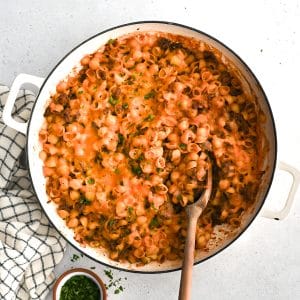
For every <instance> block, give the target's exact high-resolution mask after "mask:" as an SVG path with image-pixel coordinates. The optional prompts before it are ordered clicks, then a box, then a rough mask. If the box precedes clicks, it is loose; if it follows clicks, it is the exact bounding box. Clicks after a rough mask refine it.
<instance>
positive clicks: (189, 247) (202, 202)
mask: <svg viewBox="0 0 300 300" xmlns="http://www.w3.org/2000/svg"><path fill="white" fill-rule="evenodd" d="M211 192H212V164H211V161H210V159H209V167H208V171H207V180H206V189H205V191H204V192H203V193H202V195H201V197H200V198H199V200H198V201H196V202H194V203H193V204H191V205H188V206H187V208H186V212H187V216H188V227H187V237H186V241H185V247H184V258H183V265H182V272H181V278H180V289H179V300H189V299H190V298H191V287H192V272H193V264H194V251H195V236H196V227H197V221H198V219H199V217H200V215H201V214H202V212H203V210H204V209H205V207H206V205H207V202H208V200H209V199H210V196H211Z"/></svg>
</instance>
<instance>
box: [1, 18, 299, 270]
mask: <svg viewBox="0 0 300 300" xmlns="http://www.w3.org/2000/svg"><path fill="white" fill-rule="evenodd" d="M137 31H140V32H141V31H162V32H167V33H175V34H180V35H184V36H188V37H194V38H196V39H201V40H203V41H204V42H206V43H208V44H211V45H212V46H213V47H215V48H216V49H217V50H219V51H221V52H222V53H223V55H224V56H225V57H226V59H227V60H228V61H229V62H230V63H232V64H233V65H234V66H235V68H236V69H237V70H238V75H239V77H240V79H241V81H242V83H243V85H244V88H245V89H247V90H249V91H250V92H251V93H253V95H254V96H255V97H256V98H257V102H258V104H259V106H260V108H261V110H262V111H263V113H264V114H265V116H266V122H265V123H264V125H263V130H264V134H265V137H266V139H265V141H264V143H265V145H267V146H268V149H269V151H268V154H267V155H266V157H265V160H264V161H263V165H264V168H265V170H266V173H265V175H264V176H263V182H262V183H261V185H260V189H259V191H258V194H257V199H256V200H255V205H254V206H253V209H252V210H251V211H250V212H249V213H247V214H245V215H244V216H243V220H242V224H241V226H240V227H239V228H238V229H237V230H235V231H233V232H231V234H229V235H228V236H226V237H225V238H224V237H223V238H222V239H221V242H220V243H219V244H216V245H214V247H212V250H211V251H209V252H199V253H197V255H196V258H195V263H199V262H201V261H204V260H206V259H208V258H209V257H212V256H214V255H215V254H217V253H219V252H220V251H221V250H223V249H225V248H226V247H227V246H228V245H230V244H231V243H232V242H233V241H235V240H236V239H237V238H238V237H239V236H240V235H241V233H243V232H244V231H245V230H246V228H247V227H248V226H249V225H250V224H251V222H252V221H253V220H254V218H255V217H256V216H257V214H258V212H259V211H260V209H261V207H262V205H263V204H264V201H265V198H266V196H267V194H268V191H269V188H270V186H271V183H272V179H273V174H274V170H275V166H276V152H277V141H276V131H275V125H274V119H273V115H272V111H271V108H270V105H269V102H268V100H267V97H266V95H265V93H264V91H263V89H262V87H261V85H260V84H259V82H258V80H257V78H256V77H255V75H254V74H253V73H252V71H251V70H250V69H249V67H248V66H247V65H246V64H245V63H244V62H243V61H242V60H241V59H240V58H239V57H238V56H237V55H236V54H235V53H234V52H233V51H231V50H230V49H229V48H228V47H226V46H225V45H224V44H222V43H221V42H219V41H218V40H216V39H215V38H213V37H211V36H209V35H207V34H205V33H203V32H201V31H199V30H196V29H193V28H190V27H187V26H183V25H179V24H174V23H167V22H137V23H130V24H126V25H121V26H117V27H114V28H111V29H108V30H106V31H103V32H101V33H99V34H97V35H95V36H93V37H91V38H89V39H88V40H86V41H84V42H83V43H81V44H80V45H78V46H77V47H76V48H74V49H73V50H72V51H70V52H69V53H68V54H67V55H65V56H64V57H63V58H62V60H61V61H60V62H59V63H58V64H57V65H56V66H55V67H54V69H53V70H52V71H51V72H50V74H49V75H48V76H47V78H46V79H43V78H38V77H35V76H30V75H25V74H21V75H19V76H18V77H17V78H16V80H15V82H14V84H13V86H12V89H11V93H10V95H9V98H8V101H7V104H6V107H5V111H4V115H3V119H4V121H5V123H6V124H7V125H9V126H10V127H13V128H15V129H16V130H18V131H21V132H23V133H24V134H27V156H28V165H29V170H30V176H31V179H32V185H33V188H34V190H35V192H36V195H37V198H38V199H39V201H40V204H41V206H42V208H43V209H44V211H45V214H46V215H47V216H48V218H49V220H50V221H51V223H52V224H53V226H54V227H55V228H56V229H57V231H58V232H59V233H60V234H61V235H62V236H63V237H64V238H65V239H66V240H67V241H68V242H69V243H70V244H72V245H73V246H74V247H75V248H77V249H78V250H79V251H81V252H83V253H84V254H85V255H87V256H89V257H90V258H92V259H94V260H95V261H97V262H100V263H102V264H105V265H109V266H111V267H116V268H119V269H123V270H127V271H133V272H151V273H154V272H167V271H174V270H178V269H179V268H180V267H181V262H180V261H175V262H174V261H173V262H170V261H166V262H165V263H163V264H157V263H150V264H148V265H145V266H142V267H137V266H136V265H134V264H129V263H120V262H116V261H113V260H111V259H110V258H109V257H107V256H106V255H105V254H103V253H102V252H101V251H99V250H95V249H93V248H89V247H82V246H81V245H80V244H79V243H78V242H77V241H75V239H74V237H73V236H74V232H73V230H72V229H69V228H68V227H67V226H66V225H65V222H64V220H62V219H61V218H60V217H59V216H58V215H57V213H56V209H55V205H54V204H53V203H47V200H48V197H47V194H46V189H45V178H44V176H43V171H42V161H41V160H40V159H39V152H40V150H41V146H40V144H39V130H40V128H41V126H42V123H43V122H44V117H43V115H44V111H45V109H46V106H47V100H48V99H49V95H50V94H51V93H54V92H55V89H56V85H57V83H58V82H59V81H60V80H61V79H63V78H64V77H66V76H67V75H68V74H69V73H70V72H71V70H72V69H73V67H74V66H79V61H80V59H81V58H82V57H83V56H84V55H86V54H88V53H93V52H94V51H96V50H97V49H98V48H99V47H100V46H101V45H103V44H105V43H106V42H107V41H108V40H109V39H114V38H117V37H118V36H121V35H124V34H128V33H134V32H137ZM24 82H29V83H32V84H34V85H36V86H38V87H40V90H39V94H38V96H37V99H36V102H35V104H34V107H33V109H32V114H31V118H30V120H29V122H28V124H27V123H26V124H25V123H23V124H21V123H18V122H16V121H15V120H13V119H12V117H11V111H12V108H13V104H14V100H15V98H16V94H17V91H18V89H19V88H20V86H21V85H22V84H23V83H24ZM293 188H294V190H293V192H294V191H295V186H294V187H293ZM284 214H286V211H284V212H283V215H284ZM269 216H272V217H274V215H273V214H269ZM281 216H282V215H279V216H278V218H280V217H281ZM221 229H222V228H221ZM216 233H217V234H219V235H221V234H222V230H217V232H216Z"/></svg>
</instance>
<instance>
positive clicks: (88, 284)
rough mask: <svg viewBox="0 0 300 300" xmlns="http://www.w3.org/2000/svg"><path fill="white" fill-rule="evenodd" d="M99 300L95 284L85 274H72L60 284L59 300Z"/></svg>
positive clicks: (97, 288) (98, 292)
mask: <svg viewBox="0 0 300 300" xmlns="http://www.w3.org/2000/svg"><path fill="white" fill-rule="evenodd" d="M73 299H76V300H100V291H99V287H98V286H97V284H96V283H95V282H94V281H93V280H92V279H91V278H89V277H87V276H85V275H75V276H72V277H71V278H70V279H69V280H67V282H66V283H65V284H64V285H63V286H62V289H61V292H60V295H59V300H73Z"/></svg>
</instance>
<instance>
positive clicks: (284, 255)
mask: <svg viewBox="0 0 300 300" xmlns="http://www.w3.org/2000/svg"><path fill="white" fill-rule="evenodd" d="M138 20H166V21H174V22H178V23H182V24H186V25H189V26H192V27H195V28H197V29H200V30H202V31H204V32H207V33H209V34H210V35H212V36H214V37H216V38H218V39H219V40H221V41H222V42H224V43H225V44H226V45H228V46H229V47H231V48H232V49H233V50H234V51H235V52H236V53H238V54H239V55H240V56H241V57H242V58H243V59H244V60H245V61H246V62H247V64H248V65H249V66H250V68H251V69H252V70H253V71H254V73H255V74H256V75H257V77H258V79H259V80H260V82H261V84H262V86H263V87H264V89H265V92H266V94H267V96H268V98H269V101H270V104H271V107H272V110H273V112H274V117H275V122H276V125H277V131H278V142H279V152H278V156H279V159H280V160H283V161H285V162H287V163H289V164H291V165H293V166H295V167H297V168H298V169H300V156H299V153H300V125H299V113H300V104H299V103H300V96H299V73H298V72H299V70H300V1H297V0H291V1H278V0H277V1H272V0H269V1H266V0H265V1H258V0H257V1H254V0H252V1H230V0H227V1H215V0H214V1H199V0H195V1H191V0H190V1H188V0H186V1H174V0H173V1H168V0H164V1H163V0H152V1H146V0H145V1H142V0H132V1H129V0H126V1H125V0H118V1H117V0H110V1H105V0H87V1H79V0H67V1H63V0H60V1H39V0H28V1H21V0H20V1H17V0H11V1H4V0H0V82H1V83H5V84H7V85H10V84H11V83H12V80H13V79H14V77H15V76H16V75H17V74H18V73H28V74H33V75H38V76H46V75H47V74H48V73H49V72H50V71H51V69H52V68H53V67H54V65H55V64H56V63H57V62H58V61H59V60H60V58H61V57H62V56H63V55H64V54H66V53H67V52H68V51H70V50H71V49H72V48H73V47H74V46H76V45H77V44H78V43H80V42H81V41H82V40H84V39H86V38H88V37H90V36H92V35H94V34H96V33H98V32H100V31H102V30H104V29H107V28H109V27H111V26H114V25H118V24H122V23H127V22H132V21H138ZM289 183H290V181H289V180H288V178H286V177H285V176H284V175H283V174H282V173H280V172H278V173H277V175H276V176H275V181H274V183H273V185H272V188H271V192H270V194H269V196H268V198H267V201H266V204H265V207H278V208H279V207H280V205H281V204H282V203H283V200H284V198H285V196H286V193H287V190H288V185H289ZM299 237H300V193H299V191H298V193H297V195H296V199H295V203H294V205H293V207H292V210H291V212H290V214H289V216H288V217H287V218H286V219H285V220H283V221H278V222H277V221H272V220H269V219H264V218H262V217H261V216H258V217H257V218H256V220H255V221H254V222H253V224H252V225H251V227H250V228H249V229H248V230H247V231H246V232H245V233H244V234H243V235H242V236H241V237H240V238H239V239H238V240H237V241H236V242H235V243H233V244H232V245H231V246H230V247H229V248H227V249H226V250H225V251H223V252H221V253H220V254H218V255H217V256H215V257H214V258H212V259H210V260H208V261H206V262H204V263H202V264H200V265H197V266H195V267H194V273H193V280H194V281H193V291H192V292H193V299H200V298H201V299H209V300H210V299H245V300H246V299H249V300H250V299H251V300H252V299H272V300H273V299H300V238H299ZM74 253H75V254H78V252H77V251H76V250H75V249H73V248H71V247H70V246H69V247H68V250H67V252H66V254H65V256H64V259H63V261H62V262H61V263H60V264H59V265H58V266H57V267H56V270H55V272H56V274H57V275H59V274H61V273H62V272H63V271H64V270H67V269H70V268H72V267H77V266H82V267H87V268H89V267H95V271H96V272H97V273H98V274H99V275H100V276H101V277H102V278H103V279H104V280H106V282H107V278H106V276H104V273H103V270H104V269H107V268H105V267H103V266H102V265H100V264H97V263H95V262H94V261H92V260H90V259H88V258H86V257H80V259H78V260H77V261H76V262H71V261H70V260H71V257H72V255H73V254H74ZM113 273H114V277H115V278H123V280H122V285H123V286H124V287H125V290H124V292H122V293H121V294H119V295H114V290H112V289H110V290H109V291H108V294H109V299H128V300H141V299H150V300H152V299H166V300H168V299H177V293H178V286H179V279H180V273H179V272H173V273H167V274H160V275H140V274H132V273H126V272H119V271H114V270H113ZM125 277H127V280H125V279H124V278H125ZM48 299H51V296H50V295H49V297H48Z"/></svg>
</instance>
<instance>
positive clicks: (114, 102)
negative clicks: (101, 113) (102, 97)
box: [108, 96, 119, 106]
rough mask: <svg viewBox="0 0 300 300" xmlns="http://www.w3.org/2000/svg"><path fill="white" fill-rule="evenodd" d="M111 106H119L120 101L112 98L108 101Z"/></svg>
mask: <svg viewBox="0 0 300 300" xmlns="http://www.w3.org/2000/svg"><path fill="white" fill-rule="evenodd" d="M108 102H109V104H111V105H112V106H115V105H116V104H118V102H119V100H118V99H116V98H114V97H113V96H110V97H109V99H108Z"/></svg>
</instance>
